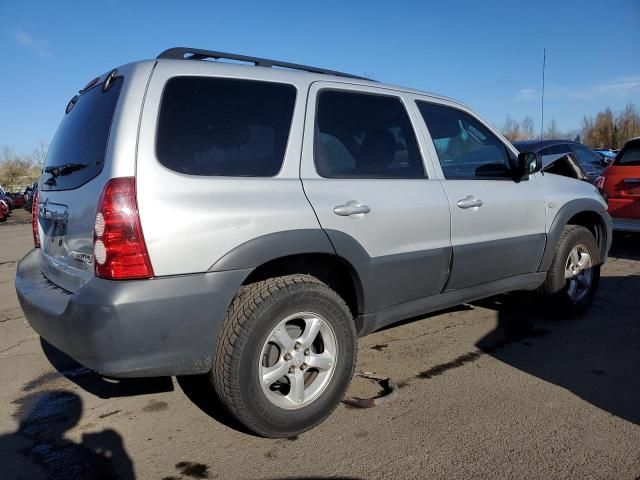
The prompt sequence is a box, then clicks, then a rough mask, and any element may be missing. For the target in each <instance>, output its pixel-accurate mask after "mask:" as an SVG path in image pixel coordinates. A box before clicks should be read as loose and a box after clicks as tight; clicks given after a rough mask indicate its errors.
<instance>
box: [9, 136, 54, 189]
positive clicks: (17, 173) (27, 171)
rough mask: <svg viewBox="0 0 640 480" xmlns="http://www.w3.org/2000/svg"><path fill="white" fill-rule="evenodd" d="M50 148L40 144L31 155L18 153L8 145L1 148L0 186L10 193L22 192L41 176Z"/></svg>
mask: <svg viewBox="0 0 640 480" xmlns="http://www.w3.org/2000/svg"><path fill="white" fill-rule="evenodd" d="M47 149H48V146H47V145H46V144H45V143H39V144H38V146H37V147H36V148H34V149H33V150H32V151H31V152H29V153H17V152H16V151H15V150H14V149H13V148H11V147H10V146H8V145H3V146H2V147H0V185H2V186H3V187H4V188H5V190H8V191H10V192H13V191H20V190H22V189H24V187H26V186H27V185H30V184H32V183H33V182H35V181H36V180H37V179H38V177H39V176H40V172H41V171H42V167H43V165H44V159H45V157H46V156H47Z"/></svg>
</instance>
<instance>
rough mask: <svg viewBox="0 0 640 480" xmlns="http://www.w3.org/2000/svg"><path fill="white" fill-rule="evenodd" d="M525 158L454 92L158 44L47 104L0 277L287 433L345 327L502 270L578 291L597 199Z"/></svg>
mask: <svg viewBox="0 0 640 480" xmlns="http://www.w3.org/2000/svg"><path fill="white" fill-rule="evenodd" d="M211 60H231V61H232V62H229V61H211ZM241 63H244V65H243V64H241ZM539 170H540V158H539V157H538V155H537V154H535V153H530V152H522V153H520V154H518V152H517V150H515V149H514V148H513V146H512V145H511V144H509V142H508V141H507V140H505V138H504V137H502V136H501V135H500V133H498V132H497V131H496V130H495V129H494V128H493V127H492V126H491V125H489V124H488V123H487V122H486V121H485V120H483V119H482V118H481V117H479V116H478V115H477V114H475V113H474V112H472V111H471V110H470V109H469V108H467V107H466V106H464V105H462V104H460V103H458V102H456V101H454V100H451V99H448V98H444V97H441V96H438V95H432V94H427V93H423V92H420V91H415V90H410V89H406V88H400V87H395V86H390V85H384V84H381V83H377V82H374V81H369V80H366V79H362V78H358V77H355V76H351V75H347V74H342V73H340V72H333V71H327V70H322V69H319V68H315V67H308V66H303V65H294V64H289V63H284V62H277V61H273V60H266V59H260V58H254V57H244V56H239V55H233V54H224V53H220V52H212V51H205V50H197V49H184V48H174V49H170V50H167V51H165V52H164V53H162V54H161V55H160V56H159V57H158V58H157V59H155V60H146V61H140V62H135V63H131V64H128V65H124V66H122V67H118V68H117V69H115V70H112V71H111V72H109V73H108V74H106V75H103V76H100V77H98V78H96V79H94V80H92V81H91V82H89V84H88V85H87V86H86V87H84V88H83V89H82V90H81V91H80V92H79V94H78V95H76V96H74V97H73V99H71V101H70V102H69V104H68V105H67V107H66V113H65V115H64V118H63V120H62V122H61V124H60V127H59V129H58V132H57V134H56V136H55V139H54V140H53V143H52V144H51V147H50V150H49V153H48V156H47V160H46V165H45V168H44V171H43V174H42V177H41V179H40V184H39V185H40V187H39V194H38V197H37V199H36V201H35V202H34V215H33V217H34V224H33V227H34V228H33V234H34V241H35V247H36V248H34V249H33V250H32V251H31V252H30V253H28V254H27V255H26V256H25V257H24V258H23V259H22V261H21V262H20V264H19V266H18V272H17V277H16V289H17V292H18V296H19V298H20V303H21V305H22V309H23V310H24V313H25V316H26V317H27V319H28V320H29V322H30V324H31V325H32V327H33V328H34V329H35V330H36V331H37V332H38V333H39V334H40V335H41V336H42V337H43V338H44V339H46V340H47V341H48V342H50V343H51V344H53V345H54V346H56V347H57V348H59V349H61V350H62V351H64V352H66V353H67V354H69V355H70V356H71V357H73V358H74V359H76V360H77V361H79V362H81V363H82V364H84V365H86V366H87V367H89V368H91V369H93V370H95V371H97V372H99V373H101V374H103V375H106V376H113V377H142V376H160V375H188V374H201V373H207V372H208V373H209V375H210V378H211V382H212V383H213V385H214V387H215V390H216V392H217V394H218V396H219V397H220V399H221V400H222V402H223V404H224V405H225V406H226V407H227V408H228V409H229V411H230V412H231V413H232V414H233V415H234V416H235V417H236V418H237V419H238V420H239V421H240V422H242V423H243V424H244V425H245V426H246V427H248V428H249V429H251V430H252V431H254V432H257V433H258V434H260V435H264V436H268V437H287V436H294V435H297V434H299V433H301V432H304V431H305V430H308V429H310V428H312V427H314V426H315V425H317V424H319V423H320V422H321V421H323V420H324V419H325V418H326V417H327V416H328V415H329V414H330V413H331V412H332V410H333V409H334V408H335V407H336V406H337V405H338V403H339V401H340V399H341V398H342V397H343V395H344V393H345V391H346V389H347V387H348V385H349V382H350V380H351V377H352V375H353V371H354V365H355V359H356V342H357V337H358V336H363V335H366V334H368V333H370V332H373V331H374V330H377V329H379V328H381V327H384V326H386V325H389V324H392V323H394V322H397V321H399V320H401V319H406V318H409V317H412V316H415V315H421V314H425V313H427V312H430V311H435V310H438V309H443V308H446V307H450V306H453V305H456V304H460V303H462V302H470V301H473V300H476V299H479V298H482V297H487V296H490V295H495V294H499V293H502V292H508V291H513V290H537V291H538V292H539V293H540V294H543V295H546V296H548V297H550V298H551V299H552V300H553V301H554V302H555V304H556V306H557V309H558V310H559V311H563V312H565V313H567V314H576V313H578V312H580V311H582V310H583V309H584V308H586V307H587V306H588V305H589V304H590V303H591V301H592V299H593V297H594V295H595V292H596V288H597V285H598V279H599V275H600V266H601V265H602V263H603V262H604V261H605V259H606V257H607V253H608V250H609V246H610V242H611V220H610V217H609V215H608V214H607V206H606V204H605V202H604V201H603V199H602V197H601V196H600V194H599V193H598V191H597V190H596V188H595V187H594V186H593V185H589V184H587V183H585V182H580V181H577V180H573V179H569V178H565V177H562V176H559V175H554V174H542V173H541V172H539Z"/></svg>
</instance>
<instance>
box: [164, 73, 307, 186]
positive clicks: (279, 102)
mask: <svg viewBox="0 0 640 480" xmlns="http://www.w3.org/2000/svg"><path fill="white" fill-rule="evenodd" d="M295 98H296V89H295V87H294V86H293V85H286V84H282V83H272V82H260V81H254V80H238V79H229V78H210V77H175V78H172V79H171V80H169V81H168V82H167V85H166V86H165V89H164V93H163V95H162V105H161V108H160V118H159V120H158V132H157V143H156V155H157V157H158V160H159V161H160V163H161V164H162V165H164V166H165V167H167V168H169V169H171V170H174V171H176V172H179V173H185V174H188V175H205V176H238V177H271V176H274V175H276V174H277V173H278V172H279V171H280V167H281V166H282V161H283V160H284V153H285V149H286V146H287V140H288V138H289V129H290V127H291V117H292V115H293V107H294V103H295Z"/></svg>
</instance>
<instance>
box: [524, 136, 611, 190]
mask: <svg viewBox="0 0 640 480" xmlns="http://www.w3.org/2000/svg"><path fill="white" fill-rule="evenodd" d="M513 145H514V146H515V147H516V148H517V149H518V150H519V151H521V152H529V151H533V152H536V153H538V154H539V155H541V156H542V157H543V168H544V163H545V162H544V157H550V158H555V159H557V158H560V157H562V156H564V155H567V154H571V155H572V156H573V157H574V158H575V159H576V160H577V162H578V164H579V165H580V168H581V169H582V172H583V174H584V176H585V177H586V179H587V180H588V181H589V182H591V183H594V182H595V181H596V179H597V178H598V177H599V176H600V175H601V174H602V172H603V171H604V169H605V167H606V166H607V163H606V162H605V161H604V160H603V159H602V157H601V156H600V155H598V154H597V153H595V152H594V151H593V150H590V149H589V148H587V147H585V146H584V145H582V144H581V143H578V142H572V141H570V140H543V141H539V140H524V141H520V142H514V143H513ZM553 173H556V172H553Z"/></svg>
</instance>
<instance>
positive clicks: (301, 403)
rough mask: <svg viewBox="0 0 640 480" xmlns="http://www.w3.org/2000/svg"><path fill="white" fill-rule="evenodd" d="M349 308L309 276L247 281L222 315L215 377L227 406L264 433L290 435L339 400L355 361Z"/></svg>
mask: <svg viewBox="0 0 640 480" xmlns="http://www.w3.org/2000/svg"><path fill="white" fill-rule="evenodd" d="M355 357H356V334H355V328H354V322H353V318H352V315H351V313H350V311H349V309H348V308H347V306H346V304H345V303H344V301H343V300H342V298H340V296H339V295H338V294H337V293H336V292H334V291H333V290H331V289H330V288H329V287H328V286H327V285H325V284H324V283H322V282H320V281H319V280H318V279H316V278H314V277H311V276H308V275H289V276H285V277H277V278H270V279H267V280H264V281H261V282H257V283H254V284H251V285H248V286H246V287H244V288H243V290H242V291H241V292H240V293H239V294H238V296H237V297H236V298H235V299H234V301H233V303H232V305H231V307H230V308H229V311H228V312H227V315H226V317H225V320H224V323H223V327H222V332H221V335H220V339H219V341H218V345H217V348H216V352H215V358H214V364H213V369H212V371H211V380H212V383H213V385H214V387H215V390H216V393H217V394H218V396H219V397H220V399H221V400H222V402H223V403H224V404H225V406H226V407H227V409H228V410H229V411H230V413H231V414H232V415H233V416H234V417H235V418H237V419H238V420H239V421H240V422H241V423H242V424H244V425H245V426H246V427H247V428H249V429H250V430H252V431H254V432H255V433H257V434H259V435H262V436H265V437H272V438H276V437H292V436H296V435H299V434H300V433H302V432H304V431H306V430H309V429H310V428H313V427H314V426H316V425H318V424H319V423H320V422H322V421H323V420H324V419H325V418H326V417H328V416H329V415H330V414H331V412H332V411H333V410H334V409H335V408H336V407H337V406H338V404H339V402H340V400H341V399H342V397H343V396H344V394H345V392H346V389H347V387H348V386H349V383H350V381H351V377H352V375H353V370H354V367H355Z"/></svg>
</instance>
